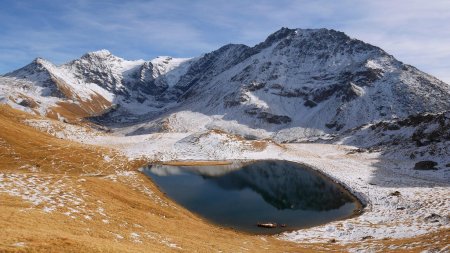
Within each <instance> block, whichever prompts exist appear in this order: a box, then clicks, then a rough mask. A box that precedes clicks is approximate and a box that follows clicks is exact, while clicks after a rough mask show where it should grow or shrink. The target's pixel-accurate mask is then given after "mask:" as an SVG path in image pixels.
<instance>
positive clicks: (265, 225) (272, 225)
mask: <svg viewBox="0 0 450 253" xmlns="http://www.w3.org/2000/svg"><path fill="white" fill-rule="evenodd" d="M257 226H258V227H261V228H276V227H277V224H276V223H273V222H267V223H258V224H257Z"/></svg>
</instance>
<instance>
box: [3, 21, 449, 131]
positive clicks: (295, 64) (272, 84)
mask: <svg viewBox="0 0 450 253" xmlns="http://www.w3.org/2000/svg"><path fill="white" fill-rule="evenodd" d="M12 79H13V80H14V81H13V80H12ZM2 80H3V81H4V83H9V82H10V83H14V82H22V81H25V82H26V83H27V85H28V86H30V85H31V86H33V85H35V86H40V87H42V89H41V90H40V92H41V93H40V94H32V93H30V94H23V92H22V93H21V92H20V91H17V89H15V88H14V85H4V88H3V89H4V90H8V91H11V92H12V93H15V94H16V95H13V96H16V97H17V96H20V94H22V95H27V96H28V97H32V98H33V99H34V100H38V101H39V100H43V98H41V97H45V99H49V98H51V99H49V100H52V101H53V100H54V99H53V98H56V99H58V100H60V102H67V101H69V102H70V103H72V104H76V105H78V106H80V107H81V108H83V103H84V104H90V103H94V100H98V99H99V97H102V100H105V101H107V103H106V102H103V103H102V105H101V106H100V109H98V110H91V111H93V112H92V113H88V115H85V114H84V115H83V117H86V116H88V117H89V116H91V117H92V116H100V117H97V118H96V120H95V121H96V122H97V123H100V124H105V125H108V126H113V127H120V124H124V123H127V125H133V124H135V125H136V126H138V127H135V128H133V129H130V130H129V131H130V133H133V132H135V131H136V129H139V131H138V132H152V131H155V129H158V130H156V131H161V130H163V128H164V127H163V126H162V125H165V128H166V129H171V130H170V131H175V132H176V131H186V129H185V128H184V127H180V125H182V124H185V125H193V122H196V124H197V127H196V128H198V129H208V128H211V127H219V128H224V127H223V126H224V125H230V124H231V125H234V127H233V128H236V127H237V128H238V127H239V126H247V127H249V128H251V129H262V130H263V131H265V132H266V133H275V132H278V131H281V130H285V129H292V131H290V132H295V133H297V134H307V135H310V134H311V133H314V135H316V134H319V135H321V134H330V133H340V132H342V131H345V130H348V129H351V128H355V127H358V126H360V125H364V124H368V123H370V122H375V121H380V120H388V119H391V118H396V117H397V118H398V117H407V116H408V115H411V114H417V113H425V112H441V111H446V110H450V102H449V101H448V99H446V98H447V97H448V95H450V86H449V85H448V84H445V83H444V82H442V81H440V80H438V79H437V78H435V77H432V76H430V75H428V74H426V73H424V72H421V71H420V70H418V69H416V68H415V67H412V66H410V65H406V64H403V63H402V62H401V61H398V60H396V59H395V58H394V57H393V56H392V55H390V54H388V53H386V52H385V51H383V50H382V49H381V48H379V47H376V46H373V45H370V44H368V43H365V42H363V41H360V40H357V39H353V38H350V37H349V36H347V35H346V34H345V33H343V32H339V31H335V30H330V29H325V28H322V29H289V28H284V27H283V28H281V29H280V30H278V31H276V32H275V33H273V34H271V35H269V36H268V37H267V39H266V40H264V41H263V42H261V43H259V44H257V45H255V46H253V47H250V46H246V45H242V44H227V45H225V46H223V47H221V48H219V49H217V50H215V51H212V52H210V53H207V54H204V55H202V56H200V57H197V58H172V57H160V58H155V59H153V60H149V61H144V60H136V61H127V60H124V59H122V58H120V57H117V56H114V55H112V54H111V52H109V51H108V50H100V51H95V52H91V53H87V54H85V55H83V56H82V57H81V58H79V59H76V60H73V61H70V62H68V63H66V64H63V65H59V66H56V65H53V64H52V63H50V62H48V61H46V60H44V59H41V58H36V59H35V60H34V61H33V62H32V63H30V64H29V65H27V66H25V67H23V68H21V69H19V70H16V71H13V72H10V73H7V74H5V75H4V76H3V77H2ZM25 86H26V85H25ZM0 91H1V90H0ZM58 92H59V93H58ZM424 98H425V99H424ZM10 103H12V104H14V106H16V107H18V108H20V107H23V106H20V105H18V104H17V103H16V102H14V101H13V102H10ZM36 104H40V105H42V104H44V103H43V102H41V103H36ZM50 107H51V106H50ZM48 108H49V107H47V109H45V108H44V109H43V110H41V112H40V114H42V111H46V110H48ZM21 109H23V110H27V108H21ZM88 111H89V110H88ZM189 112H192V113H193V114H189ZM196 113H198V114H201V115H203V116H206V118H207V119H206V118H205V117H203V116H202V117H201V119H203V120H200V121H199V120H198V119H196V118H195V117H196V116H193V115H197V114H196ZM44 115H45V113H44ZM62 117H63V116H62ZM192 117H193V118H192ZM171 118H177V121H178V122H174V121H173V120H171ZM133 122H134V123H133ZM225 122H228V123H225ZM172 123H173V124H172ZM168 124H169V125H168ZM177 128H178V130H177ZM181 128H183V130H181ZM225 128H227V127H225ZM195 130H196V129H187V131H195ZM222 130H227V129H222ZM228 130H229V129H228ZM244 135H245V133H244ZM264 136H265V135H264ZM259 137H263V135H261V136H259Z"/></svg>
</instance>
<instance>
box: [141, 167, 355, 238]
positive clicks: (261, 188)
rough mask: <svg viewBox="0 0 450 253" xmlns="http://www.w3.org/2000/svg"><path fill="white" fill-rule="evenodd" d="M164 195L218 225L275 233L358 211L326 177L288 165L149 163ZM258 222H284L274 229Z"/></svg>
mask: <svg viewBox="0 0 450 253" xmlns="http://www.w3.org/2000/svg"><path fill="white" fill-rule="evenodd" d="M144 173H146V174H147V175H148V176H149V177H151V178H152V180H153V181H154V182H155V183H156V184H157V185H158V186H159V187H160V188H161V190H162V191H164V192H166V193H167V195H168V196H169V197H171V198H172V199H174V200H175V201H177V202H178V203H179V204H181V205H183V206H185V207H186V208H187V209H189V210H191V211H193V212H195V213H198V214H199V215H201V216H203V217H205V218H207V219H210V220H211V221H213V222H216V223H219V224H221V225H226V226H233V227H237V228H240V229H242V230H245V231H249V232H257V233H277V232H280V231H283V230H286V229H293V228H301V227H307V226H310V225H317V224H323V223H325V222H328V221H331V220H334V219H340V218H345V217H348V216H351V215H352V214H353V210H354V209H356V208H358V203H357V201H356V199H355V198H354V197H352V196H351V195H350V193H349V192H347V191H346V190H345V189H343V188H342V187H340V186H339V185H337V184H336V183H334V182H332V181H331V180H330V179H329V178H326V177H324V176H322V175H321V174H319V173H317V172H315V171H313V170H312V169H309V168H306V167H303V166H302V165H300V164H297V163H293V162H287V161H275V160H266V161H264V160H263V161H257V162H252V163H250V164H246V165H244V166H242V164H241V165H239V164H236V166H232V167H230V166H228V165H223V166H220V165H218V166H170V165H151V166H149V167H148V169H145V170H144ZM258 222H276V223H279V224H288V226H289V228H283V227H278V228H277V229H275V230H273V231H265V230H264V229H261V228H258V227H257V226H256V224H257V223H258Z"/></svg>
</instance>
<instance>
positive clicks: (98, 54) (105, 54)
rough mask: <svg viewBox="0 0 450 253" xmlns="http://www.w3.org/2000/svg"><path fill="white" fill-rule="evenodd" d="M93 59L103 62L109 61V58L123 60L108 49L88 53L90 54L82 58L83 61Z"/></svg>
mask: <svg viewBox="0 0 450 253" xmlns="http://www.w3.org/2000/svg"><path fill="white" fill-rule="evenodd" d="M92 58H96V59H102V60H103V59H109V58H115V59H122V58H120V57H117V56H115V55H113V54H112V53H111V52H110V51H109V50H107V49H101V50H97V51H93V52H88V53H86V54H84V55H83V56H81V59H92Z"/></svg>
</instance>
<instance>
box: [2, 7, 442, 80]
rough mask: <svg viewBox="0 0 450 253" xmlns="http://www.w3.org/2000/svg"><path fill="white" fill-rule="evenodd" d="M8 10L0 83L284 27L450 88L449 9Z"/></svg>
mask: <svg viewBox="0 0 450 253" xmlns="http://www.w3.org/2000/svg"><path fill="white" fill-rule="evenodd" d="M67 2H68V3H64V2H63V1H57V0H41V1H34V0H29V1H14V0H3V1H1V2H0V31H1V33H0V52H1V53H0V73H1V72H6V71H9V70H12V69H15V68H17V67H19V66H22V65H25V64H26V63H28V62H29V61H31V60H32V59H33V58H34V57H36V56H41V57H45V58H48V59H49V60H51V61H54V62H56V63H63V62H66V61H68V60H71V59H73V58H76V57H79V56H80V55H82V54H83V53H85V52H87V51H93V50H97V49H101V48H107V49H109V50H111V51H112V52H113V53H115V54H117V55H119V56H121V57H124V58H128V59H138V58H144V59H150V58H153V57H155V56H157V55H173V56H197V55H199V54H202V53H205V52H208V51H211V50H214V49H216V48H218V47H220V46H221V45H223V44H226V43H243V44H248V45H254V44H256V43H258V42H260V41H262V40H264V39H265V37H267V36H268V35H269V34H270V33H272V32H274V31H276V30H278V29H279V28H280V27H282V26H285V27H300V28H318V27H326V28H333V29H337V30H341V31H344V32H346V33H347V34H349V35H350V36H351V37H355V38H358V39H361V40H364V41H366V42H369V43H372V44H374V45H377V46H379V47H381V48H383V49H385V50H386V51H387V52H389V53H391V54H393V55H394V56H395V57H397V58H398V59H399V60H402V61H404V62H405V63H408V64H412V65H414V66H417V67H419V68H420V69H422V70H424V71H426V72H429V73H431V74H433V75H436V76H437V77H438V78H441V79H443V80H444V81H447V82H448V83H450V2H449V1H446V0H433V1H419V0H409V1H407V0H397V1H387V0H379V1H369V0H367V1H351V0H342V1H326V0H317V1H300V0H297V1H295V0H279V1H270V0H261V1H252V0H239V1H238V0H228V1H218V0H199V1H188V0H174V1H163V0H154V1H145V0H142V1H140V0H129V1H119V0H117V1H113V0H111V1H106V0H97V1H88V0H74V1H67Z"/></svg>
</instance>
